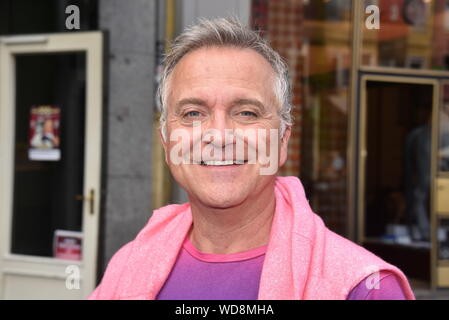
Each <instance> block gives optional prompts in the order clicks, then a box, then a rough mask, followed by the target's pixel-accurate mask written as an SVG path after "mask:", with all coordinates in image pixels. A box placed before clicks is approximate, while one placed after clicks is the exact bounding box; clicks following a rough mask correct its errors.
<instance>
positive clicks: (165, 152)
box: [158, 127, 168, 164]
mask: <svg viewBox="0 0 449 320" xmlns="http://www.w3.org/2000/svg"><path fill="white" fill-rule="evenodd" d="M162 130H164V129H163V128H162V127H159V129H158V132H159V139H160V141H161V144H162V148H164V155H165V163H167V164H168V157H167V154H168V150H167V148H168V144H167V141H166V138H167V137H166V135H165V138H164V134H163V133H162ZM165 130H167V128H165Z"/></svg>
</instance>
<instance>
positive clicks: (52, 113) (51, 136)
mask: <svg viewBox="0 0 449 320" xmlns="http://www.w3.org/2000/svg"><path fill="white" fill-rule="evenodd" d="M60 116H61V111H60V108H59V107H57V106H33V107H31V112H30V129H29V130H30V132H29V135H30V141H29V143H30V148H29V150H28V158H29V159H30V160H35V161H59V160H60V159H61V150H60V148H59V146H60V137H59V132H60V119H61V117H60Z"/></svg>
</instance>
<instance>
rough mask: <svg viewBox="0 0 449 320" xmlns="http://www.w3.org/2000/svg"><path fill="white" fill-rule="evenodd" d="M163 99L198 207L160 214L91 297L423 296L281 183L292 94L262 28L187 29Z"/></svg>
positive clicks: (175, 153)
mask: <svg viewBox="0 0 449 320" xmlns="http://www.w3.org/2000/svg"><path fill="white" fill-rule="evenodd" d="M159 94H160V98H161V99H160V100H161V105H162V117H161V139H162V142H163V145H164V149H165V154H166V161H167V164H168V166H169V168H170V170H171V173H172V174H173V176H174V178H175V179H176V181H177V182H178V183H179V184H180V185H181V186H182V187H183V188H184V189H185V190H186V191H187V194H188V196H189V203H186V204H184V205H171V206H167V207H164V208H161V209H159V210H156V211H155V212H154V213H153V216H152V218H151V219H150V221H149V223H148V225H147V226H146V227H145V228H144V229H143V230H142V231H141V232H140V233H139V235H138V236H137V238H136V239H135V240H133V241H132V242H130V243H128V244H127V245H126V246H124V247H123V248H122V249H121V250H120V251H119V252H118V253H117V254H116V255H115V256H114V257H113V258H112V260H111V262H110V263H109V265H108V268H107V270H106V273H105V275H104V277H103V280H102V282H101V284H100V285H99V286H98V288H97V289H96V290H95V292H94V293H93V294H92V295H91V297H90V298H91V299H161V300H162V299H376V298H380V299H382V298H383V299H414V296H413V293H412V291H411V289H410V286H409V284H408V281H407V279H406V278H405V276H404V274H403V273H402V272H401V271H400V270H399V269H397V268H396V267H394V266H392V265H389V264H387V263H386V262H384V261H383V260H381V259H380V258H378V257H376V256H375V255H373V254H371V253H370V252H368V251H366V250H365V249H363V248H361V247H359V246H358V245H356V244H354V243H352V242H350V241H348V240H346V239H344V238H341V237H340V236H338V235H336V234H335V233H333V232H331V231H330V230H328V229H327V228H326V227H325V226H324V224H323V222H322V220H321V219H320V218H319V217H318V216H317V215H315V214H314V213H313V212H312V211H311V209H310V207H309V205H308V202H307V199H306V198H305V194H304V191H303V189H302V186H301V183H300V182H299V180H298V179H297V178H293V177H288V178H280V177H276V171H277V169H278V167H279V166H282V165H283V164H284V163H285V161H286V159H287V145H288V140H289V137H290V130H291V129H290V128H291V125H292V119H291V115H290V110H291V105H290V102H289V101H290V87H289V84H288V76H287V68H286V66H285V64H284V63H283V61H282V59H281V58H280V56H279V55H278V54H277V53H276V52H275V51H273V50H272V49H271V48H270V47H269V46H268V45H267V44H266V42H265V41H264V40H263V39H261V38H260V37H259V36H258V35H257V34H256V33H254V32H253V31H251V30H249V29H247V28H245V27H243V26H241V25H240V24H239V23H237V22H235V21H231V20H227V19H216V20H202V21H201V22H200V23H199V24H198V25H196V26H193V27H191V28H189V29H187V30H186V31H185V32H184V33H183V34H181V35H180V36H179V37H178V38H177V39H176V40H175V41H174V44H173V46H172V48H171V51H170V52H169V53H168V55H167V57H166V59H165V65H164V73H163V76H162V80H161V84H160V88H159ZM198 132H200V134H198ZM179 139H181V140H182V141H181V144H180V143H179ZM186 139H187V140H186ZM242 146H243V151H241V150H240V147H242ZM239 150H240V151H239ZM253 151H255V152H253ZM254 154H256V158H254ZM262 156H265V158H264V161H261V159H262ZM267 159H268V161H267ZM273 164H274V165H275V170H274V171H273V170H269V168H270V167H273Z"/></svg>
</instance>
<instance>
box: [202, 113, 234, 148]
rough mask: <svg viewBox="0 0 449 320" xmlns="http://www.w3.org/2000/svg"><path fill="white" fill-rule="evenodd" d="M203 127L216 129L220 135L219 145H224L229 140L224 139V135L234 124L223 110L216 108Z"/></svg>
mask: <svg viewBox="0 0 449 320" xmlns="http://www.w3.org/2000/svg"><path fill="white" fill-rule="evenodd" d="M204 129H205V130H216V131H218V132H219V133H220V135H221V145H222V146H223V147H224V146H225V144H226V141H227V142H228V143H229V142H231V141H228V140H229V139H226V136H227V135H229V132H231V131H232V130H233V129H234V124H233V122H232V119H231V118H230V117H229V115H228V114H227V112H226V111H225V110H217V111H215V112H214V113H213V114H212V116H211V117H210V119H209V121H207V124H206V127H205V128H204ZM218 132H217V133H218ZM215 143H216V142H215Z"/></svg>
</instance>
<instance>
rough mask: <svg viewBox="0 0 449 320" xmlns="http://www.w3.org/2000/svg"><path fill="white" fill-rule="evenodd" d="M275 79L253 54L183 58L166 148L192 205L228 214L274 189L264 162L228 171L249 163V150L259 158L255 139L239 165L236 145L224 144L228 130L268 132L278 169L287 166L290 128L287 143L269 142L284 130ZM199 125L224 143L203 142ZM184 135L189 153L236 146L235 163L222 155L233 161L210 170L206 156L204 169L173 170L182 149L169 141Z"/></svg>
mask: <svg viewBox="0 0 449 320" xmlns="http://www.w3.org/2000/svg"><path fill="white" fill-rule="evenodd" d="M274 77H275V75H274V71H273V69H272V67H271V65H270V64H269V63H268V62H267V61H266V60H265V59H264V58H263V57H262V56H260V55H259V54H258V53H256V52H255V51H253V50H250V49H238V48H215V47H212V48H202V49H199V50H196V51H193V52H191V53H189V54H188V55H186V56H184V57H183V58H182V59H181V60H180V62H179V63H178V64H177V66H176V67H175V69H174V70H173V72H172V74H171V79H170V83H169V95H168V97H167V108H168V110H167V122H166V125H167V135H166V137H167V138H166V141H163V145H164V149H165V155H166V161H167V163H168V165H169V167H170V170H171V172H172V174H173V176H174V178H175V179H176V181H177V182H178V183H179V184H180V185H181V186H182V187H183V188H184V189H185V190H186V191H187V193H188V194H189V197H190V199H191V200H198V201H200V202H201V203H203V204H204V205H206V206H209V207H214V208H229V207H233V206H237V205H239V204H241V203H243V202H244V201H245V200H247V199H249V198H257V195H258V194H260V193H261V192H262V190H264V189H265V188H267V187H269V185H270V184H271V183H273V181H274V179H275V172H273V173H272V174H271V175H262V174H261V170H260V169H261V167H264V165H261V164H260V163H259V162H256V163H252V164H250V163H244V164H231V165H229V163H230V162H229V161H232V160H244V161H248V160H249V159H248V157H249V152H248V151H247V150H248V148H250V146H253V147H254V148H256V153H257V152H259V151H260V145H257V144H254V143H253V142H254V139H251V138H247V139H244V140H243V141H244V142H243V144H244V146H245V150H246V152H245V153H244V154H243V158H244V159H241V156H240V159H236V156H237V152H236V147H235V144H236V140H235V139H234V140H232V142H231V143H229V141H228V142H225V130H226V129H227V130H235V129H242V130H248V129H252V130H254V131H255V132H257V131H258V130H259V132H260V130H263V131H265V132H266V137H267V139H266V145H267V148H266V149H267V151H266V152H267V154H269V150H270V149H269V145H270V144H272V143H275V144H278V148H279V149H278V150H279V151H277V152H276V154H275V155H270V156H274V157H275V158H276V160H277V161H278V163H279V165H283V164H284V163H285V160H286V157H287V144H288V138H289V135H290V129H289V128H287V130H286V133H285V135H284V137H283V138H282V137H280V136H279V138H277V139H276V141H270V129H279V127H280V119H279V116H278V108H279V107H278V102H277V101H276V99H275V95H274ZM194 123H197V124H200V128H201V132H202V133H203V134H204V133H205V132H207V130H210V129H215V130H217V131H216V132H220V133H221V136H222V141H221V142H219V141H218V140H217V141H216V142H215V143H214V141H215V140H213V141H207V142H204V141H201V139H197V138H195V136H194V134H193V131H194V127H193V124H194ZM179 129H182V130H187V132H189V148H190V151H192V152H193V149H194V146H195V145H197V146H198V144H200V145H201V148H202V150H204V148H205V147H207V146H209V147H211V146H212V148H211V149H213V148H223V149H222V150H224V148H225V147H229V144H233V145H234V146H231V148H232V149H233V151H234V152H233V158H231V159H228V157H227V156H226V155H225V152H224V151H223V153H222V159H221V160H228V161H227V162H226V163H223V165H205V163H204V160H207V159H204V156H203V158H202V160H203V163H202V164H201V163H193V164H192V163H189V164H174V163H173V159H171V152H170V151H171V150H172V149H173V147H174V146H175V145H177V144H179V143H178V141H170V136H171V134H172V133H173V132H176V130H178V131H179ZM281 138H282V139H281ZM211 140H212V139H211ZM190 159H191V160H192V157H190ZM206 162H207V161H206ZM209 164H211V163H210V162H209ZM215 164H217V162H215ZM275 171H277V167H276V170H275Z"/></svg>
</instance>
